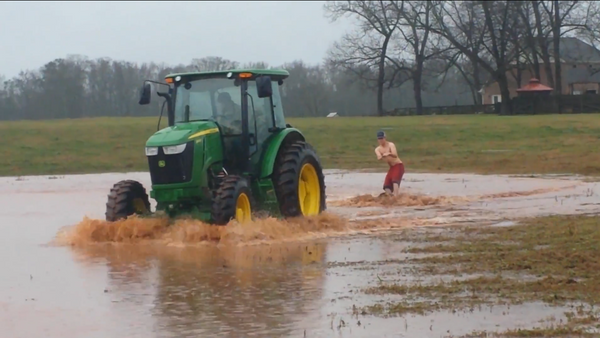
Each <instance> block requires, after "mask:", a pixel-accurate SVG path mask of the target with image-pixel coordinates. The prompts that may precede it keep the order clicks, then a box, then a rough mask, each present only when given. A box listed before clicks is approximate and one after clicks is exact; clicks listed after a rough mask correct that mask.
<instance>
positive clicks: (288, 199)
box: [106, 69, 326, 225]
mask: <svg viewBox="0 0 600 338" xmlns="http://www.w3.org/2000/svg"><path fill="white" fill-rule="evenodd" d="M288 76H289V73H288V72H287V71H285V70H262V69H261V70H231V71H216V72H197V73H196V72H194V73H182V74H170V75H167V76H166V77H165V83H163V82H156V81H149V80H147V81H145V82H144V84H143V86H142V90H141V95H140V101H139V104H142V105H144V104H149V103H150V98H151V96H152V85H151V84H150V83H154V84H157V85H162V86H166V87H167V88H168V90H167V91H165V92H157V93H156V94H157V95H158V96H160V97H162V98H164V102H163V105H162V107H163V110H164V108H165V105H166V108H167V116H168V124H169V126H168V127H166V128H164V129H161V130H158V131H157V132H156V133H155V134H154V135H152V136H151V137H150V138H149V139H148V141H147V142H146V148H145V151H146V156H147V158H148V166H149V169H150V178H151V182H152V189H151V191H150V197H152V198H153V199H155V200H156V211H157V212H158V211H160V212H163V213H165V214H166V215H168V216H169V217H171V218H175V217H178V216H181V215H191V216H192V217H194V218H196V219H200V220H202V221H204V222H207V223H211V224H216V225H225V224H227V223H228V222H229V221H231V220H232V219H235V220H237V221H238V222H240V223H244V222H247V221H250V220H251V219H252V218H253V215H255V214H256V213H257V212H258V211H261V212H267V213H268V214H269V215H270V216H274V217H284V218H288V217H298V216H311V215H317V214H319V213H321V212H322V211H324V210H325V208H326V202H325V198H326V195H325V181H324V175H323V169H322V166H321V162H320V159H319V157H318V155H317V153H316V151H315V150H314V148H313V147H311V145H310V144H309V143H308V142H306V139H305V137H304V135H303V134H302V133H301V132H300V131H299V130H298V129H295V128H293V127H292V126H291V125H289V124H286V122H285V117H284V113H283V107H282V104H281V96H280V92H279V87H280V86H281V85H283V81H284V79H286V78H287V77H288ZM160 118H162V110H161V114H160ZM160 118H159V122H158V123H159V125H160ZM157 129H158V128H157ZM133 214H138V215H150V214H152V211H151V207H150V202H149V197H148V193H147V192H146V189H145V188H144V186H143V185H142V184H141V183H140V182H137V181H132V180H124V181H120V182H118V183H116V184H115V185H114V186H113V187H112V189H111V190H110V194H109V195H108V202H107V203H106V220H107V221H110V222H114V221H117V220H119V219H123V218H127V217H128V216H130V215H133Z"/></svg>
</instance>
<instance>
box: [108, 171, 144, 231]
mask: <svg viewBox="0 0 600 338" xmlns="http://www.w3.org/2000/svg"><path fill="white" fill-rule="evenodd" d="M140 201H141V203H143V207H144V208H143V209H144V210H141V209H142V208H141V207H140V206H139V205H138V208H139V209H136V203H140ZM148 213H150V201H149V199H148V194H147V193H146V189H145V188H144V186H143V185H142V184H141V183H140V182H137V181H132V180H125V181H120V182H117V183H116V184H115V185H113V187H112V189H110V194H108V201H107V202H106V213H105V215H106V220H107V221H109V222H115V221H118V220H120V219H124V218H127V217H129V216H131V215H133V214H138V215H142V214H148Z"/></svg>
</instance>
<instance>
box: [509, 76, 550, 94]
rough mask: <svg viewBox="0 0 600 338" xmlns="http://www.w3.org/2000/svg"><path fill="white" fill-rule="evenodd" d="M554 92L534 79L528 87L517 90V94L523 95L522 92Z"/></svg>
mask: <svg viewBox="0 0 600 338" xmlns="http://www.w3.org/2000/svg"><path fill="white" fill-rule="evenodd" d="M552 90H553V89H552V88H550V87H548V86H544V85H543V84H541V83H540V80H538V79H536V78H534V77H532V78H531V80H529V83H528V84H527V85H526V86H524V87H521V88H519V89H517V93H521V92H551V91H552Z"/></svg>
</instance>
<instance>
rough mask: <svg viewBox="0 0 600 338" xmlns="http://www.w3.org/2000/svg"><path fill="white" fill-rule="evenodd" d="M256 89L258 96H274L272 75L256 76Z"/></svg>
mask: <svg viewBox="0 0 600 338" xmlns="http://www.w3.org/2000/svg"><path fill="white" fill-rule="evenodd" d="M256 91H257V92H258V97H259V98H263V97H271V96H273V87H272V86H271V77H270V76H259V77H257V78H256Z"/></svg>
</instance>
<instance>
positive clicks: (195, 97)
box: [175, 78, 242, 135]
mask: <svg viewBox="0 0 600 338" xmlns="http://www.w3.org/2000/svg"><path fill="white" fill-rule="evenodd" d="M201 120H214V121H216V122H217V123H219V125H220V126H221V127H222V128H223V132H224V133H225V134H228V135H239V134H241V133H242V111H241V88H240V87H239V86H236V85H235V84H234V81H233V80H230V79H224V78H216V79H201V80H195V81H190V82H187V83H181V84H180V85H178V86H177V87H176V94H175V123H182V122H189V121H201Z"/></svg>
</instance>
